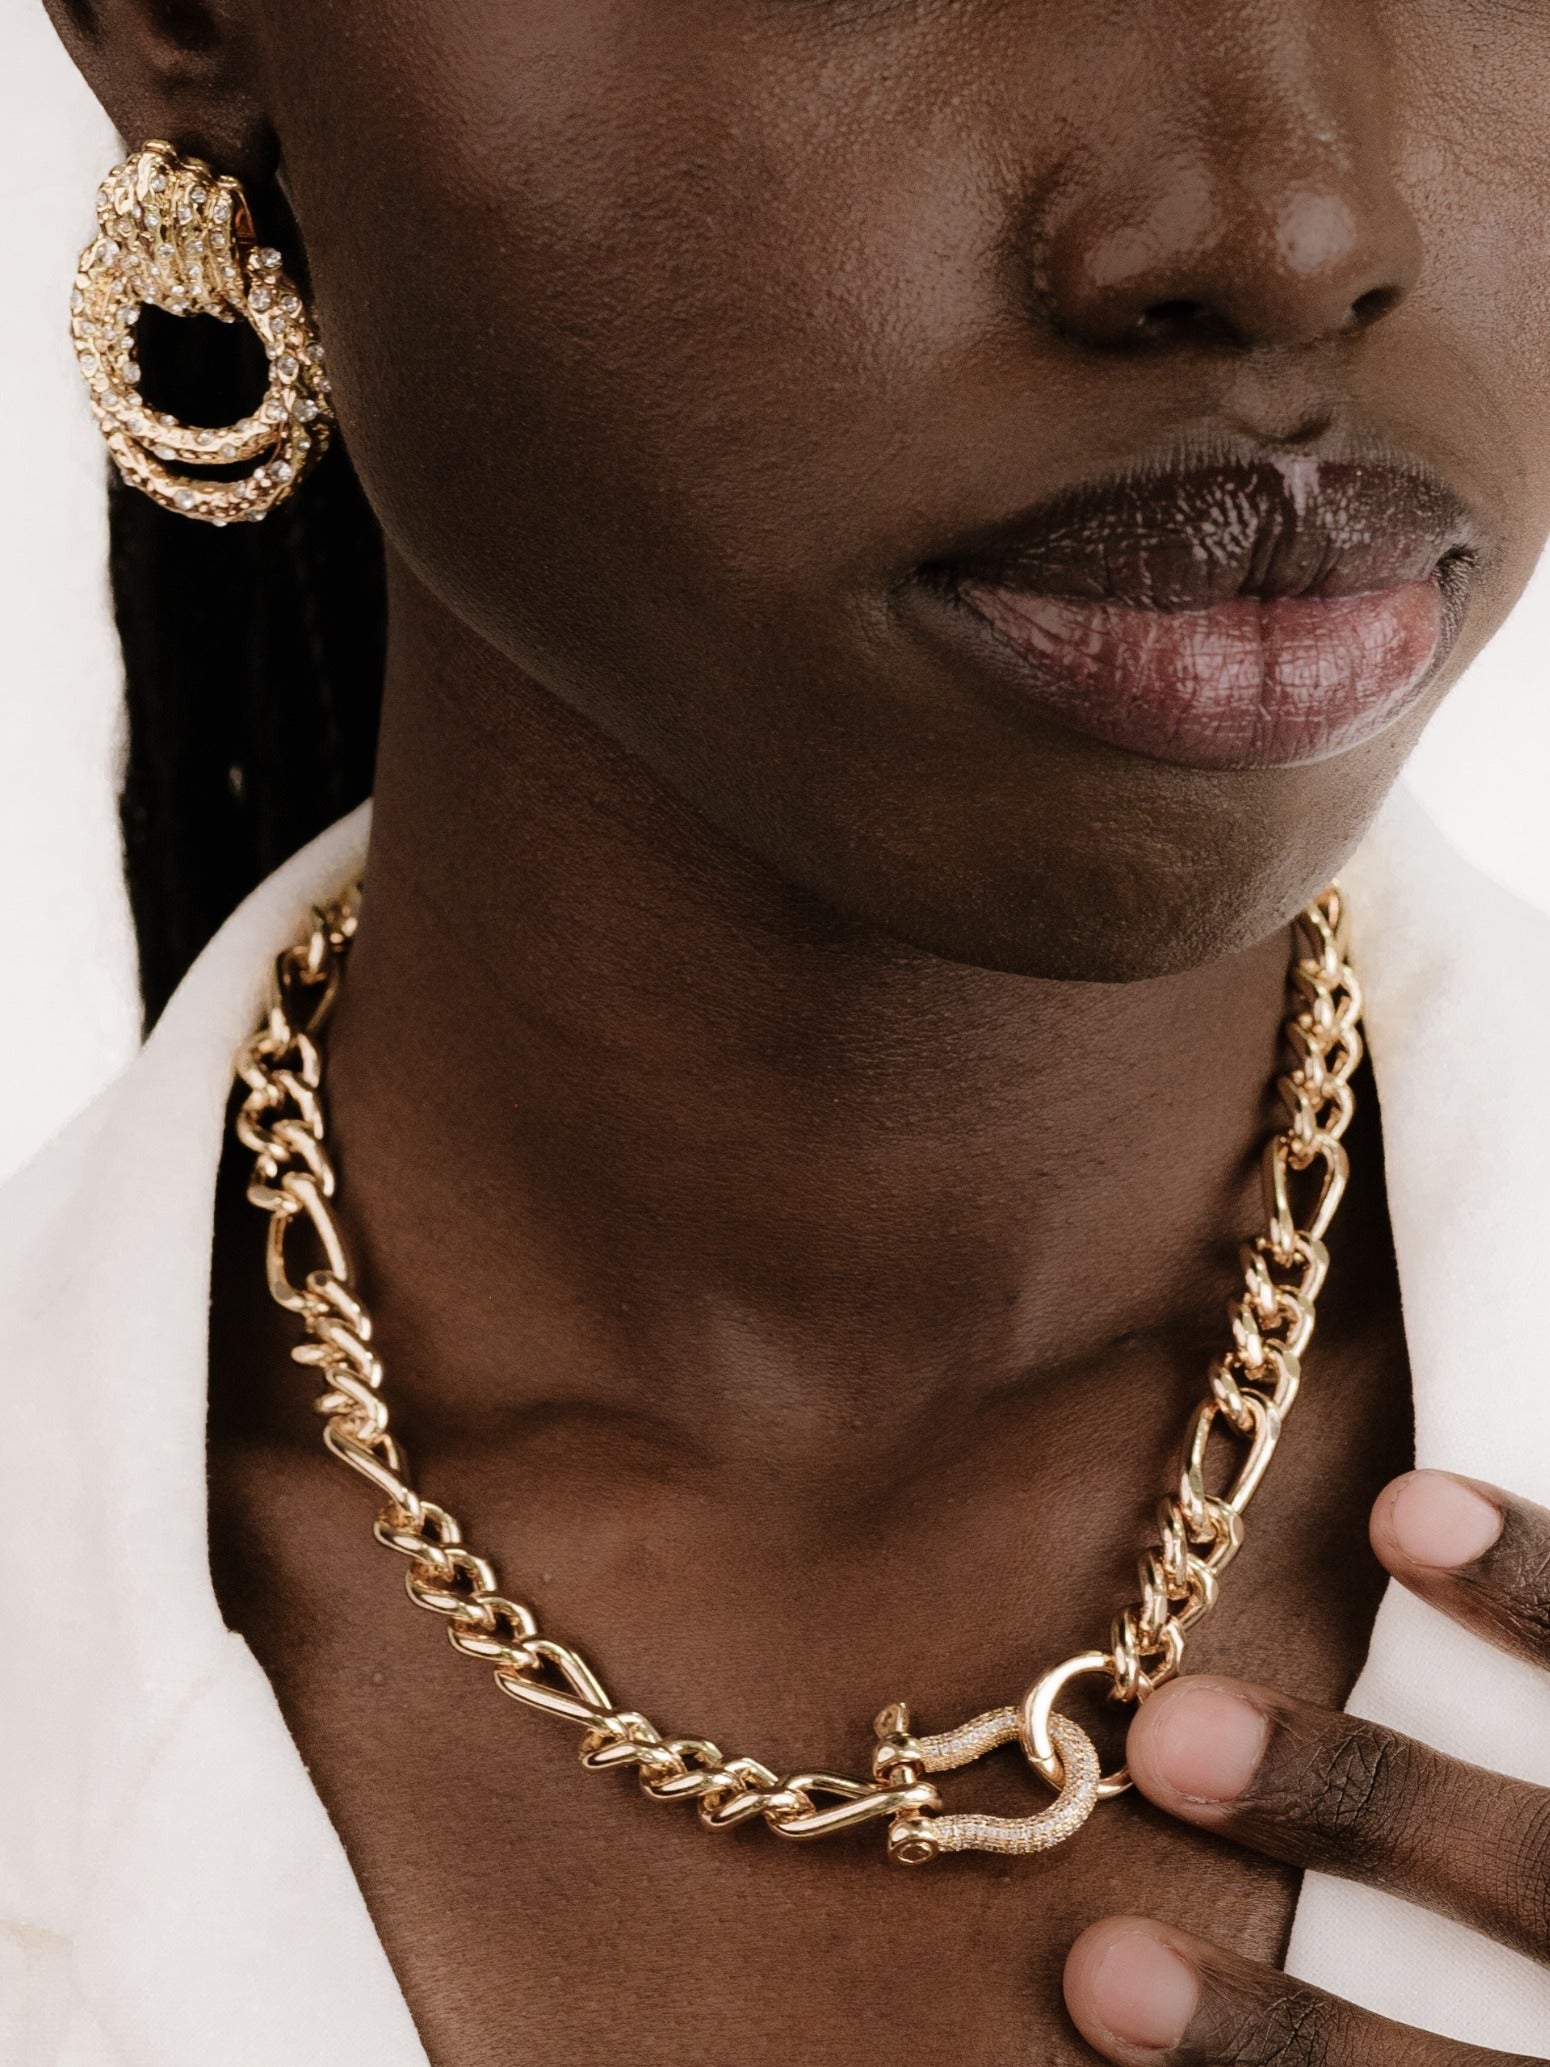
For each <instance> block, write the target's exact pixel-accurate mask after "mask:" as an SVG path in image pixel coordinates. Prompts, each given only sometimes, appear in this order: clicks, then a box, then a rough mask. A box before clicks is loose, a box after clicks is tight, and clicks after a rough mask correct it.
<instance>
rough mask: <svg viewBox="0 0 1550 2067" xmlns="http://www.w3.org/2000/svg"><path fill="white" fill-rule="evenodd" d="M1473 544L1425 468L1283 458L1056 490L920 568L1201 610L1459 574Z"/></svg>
mask: <svg viewBox="0 0 1550 2067" xmlns="http://www.w3.org/2000/svg"><path fill="white" fill-rule="evenodd" d="M1477 545H1478V531H1477V524H1476V520H1475V518H1474V516H1473V513H1472V512H1471V510H1470V508H1469V506H1468V504H1467V503H1466V502H1465V501H1464V500H1463V498H1462V497H1461V496H1459V495H1458V494H1457V493H1456V491H1455V490H1454V489H1452V488H1451V487H1450V486H1449V485H1448V484H1447V482H1445V481H1444V480H1442V479H1441V478H1440V476H1438V475H1437V474H1435V473H1433V472H1431V471H1430V470H1429V469H1426V468H1422V467H1417V466H1413V465H1405V464H1400V463H1396V462H1394V461H1392V460H1388V459H1354V460H1353V459H1317V458H1311V457H1303V456H1297V455H1292V456H1288V457H1285V458H1269V457H1261V458H1255V459H1249V460H1238V461H1227V462H1218V463H1212V464H1196V465H1175V466H1166V465H1165V466H1159V467H1152V468H1144V469H1137V470H1134V471H1132V472H1129V473H1126V474H1124V475H1122V476H1119V477H1117V478H1115V479H1113V480H1110V481H1107V482H1099V483H1096V484H1093V485H1089V486H1086V487H1079V488H1075V489H1072V490H1068V491H1066V492H1065V493H1063V494H1060V495H1057V496H1055V497H1054V498H1053V499H1051V500H1050V501H1047V502H1044V503H1041V504H1039V505H1038V506H1036V507H1035V508H1033V509H1031V510H1028V511H1025V512H1024V513H1022V514H1021V515H1019V516H1017V517H1014V518H1013V519H1011V520H1010V521H1009V522H1004V523H1002V524H1000V525H998V526H996V527H994V528H992V529H990V530H988V531H985V532H983V533H981V534H980V535H979V536H978V537H976V538H975V539H973V540H971V541H969V542H967V543H966V544H965V545H964V546H963V547H962V548H961V549H960V550H954V551H951V552H949V553H948V554H946V555H944V556H942V557H941V558H940V559H939V560H937V561H935V562H933V563H932V564H931V565H930V566H929V567H928V568H926V569H925V570H924V571H925V573H926V574H927V576H928V577H930V578H934V579H935V580H938V581H945V582H946V583H947V584H948V585H949V586H950V587H952V588H954V589H957V590H958V591H960V592H962V591H963V590H964V589H965V588H969V589H972V588H973V587H974V586H976V585H981V584H984V585H990V586H996V587H1007V588H1016V589H1022V590H1027V591H1033V592H1036V593H1039V594H1045V595H1052V596H1064V597H1070V598H1077V599H1086V600H1090V601H1093V602H1106V603H1124V604H1129V605H1132V606H1134V607H1136V608H1138V609H1151V610H1205V609H1209V608H1211V607H1212V606H1213V605H1216V604H1220V603H1226V602H1231V601H1233V600H1235V599H1237V598H1240V597H1245V596H1258V597H1262V598H1264V599H1266V600H1270V599H1274V598H1277V597H1287V596H1305V597H1336V596H1353V595H1363V594H1367V593H1369V592H1372V591H1375V590H1380V589H1386V588H1392V587H1395V586H1397V585H1399V584H1401V583H1404V582H1414V581H1426V580H1429V579H1430V578H1431V577H1432V576H1433V575H1434V574H1436V573H1437V572H1438V571H1439V569H1441V570H1442V571H1443V574H1444V576H1446V574H1447V573H1448V571H1449V569H1450V568H1453V569H1456V570H1457V571H1458V572H1459V573H1462V572H1463V571H1464V569H1465V567H1466V566H1467V564H1468V563H1470V562H1471V561H1472V560H1473V559H1474V557H1475V555H1476V551H1477ZM1445 586H1447V583H1446V581H1445Z"/></svg>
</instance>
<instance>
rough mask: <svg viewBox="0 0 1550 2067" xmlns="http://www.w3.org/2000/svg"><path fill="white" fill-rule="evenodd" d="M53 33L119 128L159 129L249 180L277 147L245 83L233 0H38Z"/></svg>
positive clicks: (135, 137)
mask: <svg viewBox="0 0 1550 2067" xmlns="http://www.w3.org/2000/svg"><path fill="white" fill-rule="evenodd" d="M44 5H45V7H46V8H47V10H48V14H49V17H50V19H51V20H52V22H53V24H54V27H55V29H56V30H57V31H58V33H59V36H60V39H61V41H62V42H63V43H64V45H65V48H66V49H67V50H68V51H69V53H70V55H71V57H72V58H73V59H74V60H75V63H76V65H77V67H78V68H79V69H80V71H81V73H82V75H83V76H84V78H85V80H86V82H87V84H88V85H89V86H90V87H91V89H92V91H93V93H95V94H96V96H97V98H98V100H100V101H101V103H102V105H103V107H104V108H105V109H106V111H107V113H108V116H109V118H110V119H111V121H112V122H113V125H114V127H115V128H116V129H117V130H118V132H119V134H120V135H121V136H122V137H124V138H125V139H126V140H127V141H128V142H129V143H131V144H132V145H135V146H138V145H139V144H141V143H143V142H144V141H145V140H146V139H147V138H149V137H166V138H168V139H169V140H170V141H171V142H172V143H173V144H174V145H175V146H176V147H177V148H178V149H179V150H181V151H185V152H189V153H192V154H195V155H197V156H199V157H202V158H205V159H207V160H209V162H210V163H211V164H212V165H214V166H216V167H217V168H218V169H219V170H220V171H222V172H229V173H231V174H233V175H234V176H235V177H237V178H238V179H241V180H243V181H245V182H248V183H250V184H260V183H262V182H264V181H266V180H268V179H270V178H272V177H273V174H274V169H275V160H276V148H275V142H274V136H273V133H272V131H271V129H270V127H269V124H268V122H267V121H266V120H265V117H264V114H263V111H262V108H261V107H260V104H259V98H258V95H257V93H256V92H255V90H254V81H255V68H254V66H253V64H252V62H251V44H250V38H249V27H250V20H249V12H250V11H249V9H248V7H247V6H246V5H244V4H242V0H44Z"/></svg>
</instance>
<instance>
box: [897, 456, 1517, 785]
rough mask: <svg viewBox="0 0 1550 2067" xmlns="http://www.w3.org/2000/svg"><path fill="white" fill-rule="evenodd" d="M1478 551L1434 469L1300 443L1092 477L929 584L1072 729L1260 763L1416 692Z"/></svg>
mask: <svg viewBox="0 0 1550 2067" xmlns="http://www.w3.org/2000/svg"><path fill="white" fill-rule="evenodd" d="M1475 559H1476V550H1475V529H1474V523H1473V519H1472V517H1471V514H1470V511H1469V510H1468V507H1467V506H1466V505H1465V504H1464V503H1463V501H1462V500H1461V499H1460V498H1459V497H1458V496H1457V495H1456V494H1455V493H1454V492H1453V490H1452V489H1450V488H1449V487H1448V486H1447V485H1446V484H1445V483H1444V482H1442V481H1440V480H1439V479H1437V477H1436V476H1434V475H1432V474H1429V473H1426V472H1422V471H1417V470H1412V469H1409V468H1404V467H1398V466H1395V465H1393V464H1390V463H1378V462H1374V463H1358V462H1351V461H1333V460H1319V459H1312V458H1302V457H1297V458H1285V459H1264V460H1258V461H1254V462H1248V463H1241V464H1229V465H1215V466H1204V467H1196V468H1192V469H1187V470H1172V471H1164V472H1154V473H1143V474H1137V475H1132V476H1128V477H1126V478H1125V479H1124V480H1121V481H1117V482H1114V483H1111V484H1108V485H1106V486H1103V485H1100V486H1098V487H1095V488H1087V489H1082V490H1079V491H1076V492H1074V493H1071V494H1068V495H1065V496H1062V497H1060V498H1058V499H1057V500H1055V501H1053V502H1050V503H1047V504H1044V505H1043V506H1041V507H1040V508H1038V509H1036V510H1034V511H1033V512H1031V513H1029V514H1027V515H1024V516H1022V517H1019V518H1017V519H1015V520H1014V521H1013V522H1012V523H1011V524H1009V525H1006V526H1003V527H1001V529H1000V530H999V531H998V532H996V533H995V534H993V535H990V536H985V537H981V538H979V539H977V540H975V541H973V542H972V543H971V544H969V545H968V546H966V547H965V548H964V549H963V550H961V551H959V552H954V553H950V554H948V555H947V556H945V557H944V558H942V559H940V560H936V561H933V562H932V563H930V564H929V565H928V566H926V567H925V568H923V569H922V570H920V577H919V579H920V582H921V585H922V586H923V587H924V588H925V589H926V590H927V591H928V592H929V593H931V594H933V595H934V596H935V597H936V598H937V599H938V601H939V602H940V603H941V604H942V605H943V606H944V607H945V609H946V610H947V612H948V613H949V614H950V616H951V617H952V618H953V619H954V620H956V623H955V625H954V629H955V631H956V632H957V633H958V634H959V636H960V638H961V639H966V640H967V642H968V643H969V645H970V646H971V647H973V648H974V649H975V652H976V654H977V656H978V658H979V659H980V660H981V661H988V662H989V663H990V665H991V667H992V669H993V670H994V672H995V673H996V675H997V678H998V681H999V682H1000V684H1001V685H1002V687H1003V688H1004V689H1010V690H1011V691H1013V692H1014V693H1015V694H1016V695H1017V696H1018V697H1019V699H1020V700H1022V701H1023V702H1025V703H1030V704H1032V705H1033V706H1035V707H1036V708H1037V709H1039V710H1040V711H1042V712H1043V713H1044V714H1045V715H1046V716H1048V717H1051V718H1053V719H1055V720H1056V721H1057V722H1058V723H1060V724H1062V725H1064V726H1066V727H1068V728H1069V729H1071V730H1073V731H1078V732H1083V733H1085V734H1087V735H1088V736H1089V737H1090V738H1094V739H1099V740H1102V741H1104V742H1106V743H1107V744H1109V745H1111V746H1118V747H1123V748H1126V749H1128V750H1129V751H1131V752H1134V753H1140V754H1145V755H1148V756H1149V757H1151V758H1152V759H1154V760H1160V761H1172V762H1177V763H1181V764H1183V765H1186V766H1189V767H1196V768H1269V767H1289V766H1294V765H1296V764H1297V763H1299V762H1306V761H1317V760H1323V759H1325V758H1327V757H1328V756H1330V755H1333V754H1337V753H1342V752H1345V751H1347V750H1348V749H1350V748H1352V747H1354V746H1357V745H1360V744H1362V743H1363V742H1364V741H1366V740H1368V739H1370V738H1373V737H1375V736H1376V735H1377V734H1378V733H1380V732H1382V731H1384V730H1385V729H1386V728H1387V727H1388V726H1389V725H1391V724H1393V723H1394V722H1395V721H1396V719H1398V718H1399V717H1400V716H1401V715H1402V714H1403V713H1404V712H1405V711H1406V710H1408V709H1409V708H1410V707H1411V706H1412V705H1413V704H1414V703H1415V702H1416V701H1417V700H1418V698H1419V697H1420V696H1422V695H1423V693H1424V692H1425V690H1426V688H1427V685H1428V684H1429V683H1430V682H1431V681H1432V680H1433V679H1434V677H1435V675H1436V673H1437V671H1438V669H1439V668H1440V666H1441V665H1442V663H1443V661H1444V659H1445V658H1446V656H1447V654H1448V652H1449V651H1450V650H1451V648H1452V646H1453V644H1454V641H1455V639H1456V637H1457V634H1458V630H1459V628H1460V625H1461V624H1462V621H1463V616H1464V609H1465V604H1466V602H1467V597H1468V589H1469V585H1470V580H1471V576H1472V571H1473V567H1474V564H1475Z"/></svg>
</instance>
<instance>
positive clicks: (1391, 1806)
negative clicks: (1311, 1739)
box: [1259, 1717, 1415, 1854]
mask: <svg viewBox="0 0 1550 2067" xmlns="http://www.w3.org/2000/svg"><path fill="white" fill-rule="evenodd" d="M1413 1764H1414V1747H1413V1746H1411V1745H1410V1744H1408V1743H1407V1742H1406V1740H1405V1739H1404V1738H1403V1737H1401V1736H1400V1735H1398V1734H1397V1732H1395V1731H1393V1730H1386V1729H1382V1728H1379V1727H1378V1726H1377V1725H1375V1724H1372V1723H1366V1722H1362V1721H1359V1720H1357V1719H1355V1718H1347V1717H1342V1718H1340V1719H1339V1724H1338V1727H1337V1728H1336V1729H1335V1730H1334V1731H1333V1732H1332V1733H1331V1734H1329V1735H1328V1736H1324V1737H1322V1738H1321V1740H1320V1741H1319V1742H1317V1743H1316V1744H1312V1745H1304V1746H1303V1747H1301V1750H1300V1752H1299V1755H1298V1756H1297V1758H1296V1760H1295V1768H1296V1770H1295V1776H1294V1773H1293V1771H1292V1769H1291V1762H1288V1770H1287V1771H1286V1773H1285V1775H1284V1777H1283V1779H1282V1782H1281V1785H1280V1787H1279V1788H1278V1789H1277V1790H1276V1791H1277V1793H1279V1795H1280V1797H1281V1798H1280V1800H1279V1801H1271V1800H1264V1799H1262V1801H1261V1803H1260V1804H1259V1805H1260V1806H1261V1807H1262V1808H1263V1809H1273V1810H1275V1811H1278V1812H1279V1818H1280V1820H1282V1821H1284V1822H1286V1823H1287V1824H1289V1825H1291V1826H1293V1827H1294V1828H1297V1827H1300V1828H1301V1829H1302V1830H1303V1831H1304V1832H1305V1833H1306V1835H1307V1837H1308V1838H1309V1839H1311V1841H1312V1842H1313V1843H1314V1844H1315V1845H1316V1846H1318V1847H1320V1848H1321V1849H1323V1850H1328V1851H1335V1850H1339V1851H1341V1852H1342V1853H1345V1854H1349V1853H1350V1852H1351V1850H1352V1849H1353V1848H1356V1849H1358V1850H1359V1849H1360V1848H1361V1847H1363V1846H1366V1845H1373V1844H1377V1843H1380V1842H1381V1843H1382V1845H1383V1848H1384V1849H1385V1850H1387V1849H1389V1848H1390V1847H1391V1846H1392V1843H1393V1839H1394V1836H1395V1834H1396V1825H1397V1823H1398V1821H1399V1819H1400V1817H1401V1815H1402V1813H1403V1804H1404V1803H1405V1801H1406V1800H1407V1799H1408V1798H1409V1797H1410V1796H1411V1795H1412V1794H1413V1793H1414V1791H1415V1790H1414V1778H1415V1776H1414V1773H1413V1770H1412V1768H1413Z"/></svg>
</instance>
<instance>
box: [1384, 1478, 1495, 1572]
mask: <svg viewBox="0 0 1550 2067" xmlns="http://www.w3.org/2000/svg"><path fill="white" fill-rule="evenodd" d="M1502 1520H1503V1516H1502V1511H1501V1509H1500V1508H1499V1507H1496V1506H1493V1505H1492V1503H1491V1502H1490V1501H1489V1500H1487V1499H1485V1498H1484V1496H1483V1495H1481V1494H1479V1493H1477V1492H1476V1491H1475V1489H1474V1488H1473V1486H1466V1485H1465V1484H1464V1483H1463V1481H1462V1480H1461V1479H1456V1478H1450V1477H1449V1476H1448V1474H1447V1473H1446V1472H1445V1471H1414V1472H1412V1473H1411V1474H1410V1476H1409V1477H1408V1478H1403V1479H1401V1480H1400V1482H1399V1484H1398V1485H1397V1486H1396V1487H1395V1489H1394V1493H1393V1496H1392V1498H1391V1499H1390V1501H1389V1514H1388V1522H1389V1534H1390V1535H1391V1536H1392V1537H1393V1539H1394V1541H1395V1543H1396V1545H1397V1546H1398V1548H1399V1549H1400V1550H1401V1551H1402V1552H1403V1553H1404V1555H1405V1556H1406V1557H1407V1558H1408V1559H1409V1560H1410V1562H1411V1564H1413V1565H1429V1566H1431V1567H1433V1568H1434V1569H1435V1570H1437V1571H1439V1572H1452V1571H1456V1570H1457V1569H1458V1567H1459V1566H1460V1565H1472V1564H1473V1563H1474V1562H1475V1560H1476V1558H1481V1557H1484V1556H1485V1554H1486V1552H1487V1551H1488V1550H1489V1549H1490V1547H1491V1545H1492V1544H1493V1543H1494V1542H1495V1541H1496V1539H1497V1537H1498V1536H1499V1535H1500V1534H1501V1532H1502Z"/></svg>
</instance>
